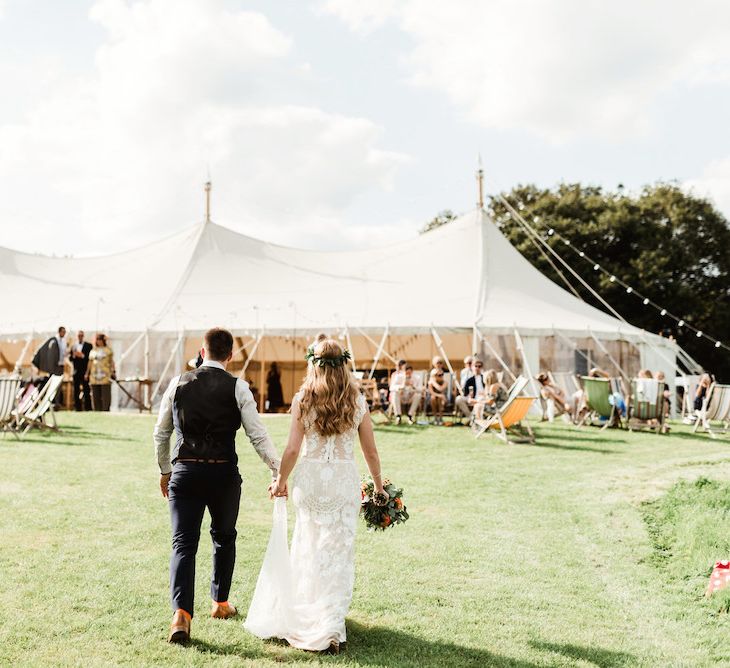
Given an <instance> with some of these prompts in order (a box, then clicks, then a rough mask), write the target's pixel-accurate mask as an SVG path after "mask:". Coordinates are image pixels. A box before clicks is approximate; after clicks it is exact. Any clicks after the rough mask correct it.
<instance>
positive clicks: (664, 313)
mask: <svg viewBox="0 0 730 668" xmlns="http://www.w3.org/2000/svg"><path fill="white" fill-rule="evenodd" d="M659 315H667V309H665V308H663V309H662V310H661V311H659Z"/></svg>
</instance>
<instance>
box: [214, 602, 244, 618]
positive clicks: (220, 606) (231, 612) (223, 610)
mask: <svg viewBox="0 0 730 668" xmlns="http://www.w3.org/2000/svg"><path fill="white" fill-rule="evenodd" d="M237 614H238V610H236V608H235V607H234V606H232V605H231V604H230V603H229V602H228V601H226V602H225V603H216V602H215V601H213V607H212V609H211V611H210V616H211V617H212V618H213V619H229V618H230V617H235V616H236V615H237Z"/></svg>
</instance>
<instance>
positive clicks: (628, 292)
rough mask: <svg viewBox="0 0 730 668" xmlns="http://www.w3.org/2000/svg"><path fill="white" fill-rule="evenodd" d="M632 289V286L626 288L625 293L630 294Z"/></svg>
mask: <svg viewBox="0 0 730 668" xmlns="http://www.w3.org/2000/svg"><path fill="white" fill-rule="evenodd" d="M633 291H634V288H631V287H629V288H626V294H627V295H630V294H631V293H632V292H633Z"/></svg>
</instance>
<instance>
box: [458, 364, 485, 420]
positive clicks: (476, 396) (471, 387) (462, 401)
mask: <svg viewBox="0 0 730 668" xmlns="http://www.w3.org/2000/svg"><path fill="white" fill-rule="evenodd" d="M467 359H468V358H467ZM464 363H465V364H466V360H464ZM483 368H484V363H483V362H482V361H481V360H480V359H474V358H472V374H471V376H469V377H467V378H466V379H465V380H464V382H463V383H462V384H461V389H462V391H463V394H462V395H461V396H459V397H456V401H455V402H454V404H455V406H456V410H457V411H459V412H460V413H461V414H462V415H463V416H464V417H467V418H470V417H471V414H472V410H473V409H474V405H475V404H476V403H477V401H479V400H481V399H483V398H484V388H485V387H486V385H485V379H484V374H483V373H482V370H483ZM463 373H464V372H463V371H462V374H463Z"/></svg>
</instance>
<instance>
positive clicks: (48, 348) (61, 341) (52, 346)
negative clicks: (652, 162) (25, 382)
mask: <svg viewBox="0 0 730 668" xmlns="http://www.w3.org/2000/svg"><path fill="white" fill-rule="evenodd" d="M32 364H33V366H34V367H36V369H38V370H39V371H44V372H45V373H48V374H51V375H56V376H63V374H64V366H65V364H66V328H65V327H63V326H61V327H59V328H58V333H57V334H56V335H55V336H52V337H50V338H49V339H48V340H47V341H46V342H45V343H44V344H43V345H42V346H41V347H40V348H39V349H38V350H37V351H36V354H35V355H33V360H32ZM62 396H63V392H61V391H60V390H59V392H58V393H57V394H56V399H55V404H56V406H57V407H60V406H61V404H62Z"/></svg>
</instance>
